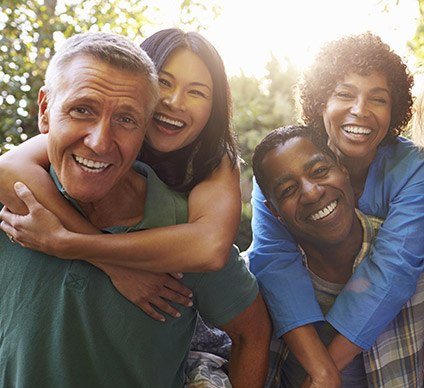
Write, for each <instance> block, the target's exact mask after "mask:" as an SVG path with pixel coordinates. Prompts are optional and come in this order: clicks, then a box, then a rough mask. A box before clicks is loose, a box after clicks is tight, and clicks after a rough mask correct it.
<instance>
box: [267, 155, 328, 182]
mask: <svg viewBox="0 0 424 388" xmlns="http://www.w3.org/2000/svg"><path fill="white" fill-rule="evenodd" d="M328 158H329V157H326V156H325V155H324V154H316V155H314V156H313V157H312V158H311V160H309V161H308V162H307V163H305V164H304V166H303V171H307V170H309V169H310V168H312V167H313V166H315V164H317V163H319V162H323V161H325V160H328ZM290 179H293V174H286V175H283V176H281V177H279V178H278V179H277V181H276V182H275V184H274V185H273V189H276V188H277V187H278V186H280V185H282V184H283V183H286V182H287V181H289V180H290Z"/></svg>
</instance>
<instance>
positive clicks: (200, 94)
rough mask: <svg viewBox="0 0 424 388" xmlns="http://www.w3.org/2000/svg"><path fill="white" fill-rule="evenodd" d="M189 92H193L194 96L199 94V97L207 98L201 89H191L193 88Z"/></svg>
mask: <svg viewBox="0 0 424 388" xmlns="http://www.w3.org/2000/svg"><path fill="white" fill-rule="evenodd" d="M189 93H190V94H193V95H195V96H199V97H203V98H208V96H207V95H206V93H204V92H202V91H201V90H197V89H193V90H190V92H189Z"/></svg>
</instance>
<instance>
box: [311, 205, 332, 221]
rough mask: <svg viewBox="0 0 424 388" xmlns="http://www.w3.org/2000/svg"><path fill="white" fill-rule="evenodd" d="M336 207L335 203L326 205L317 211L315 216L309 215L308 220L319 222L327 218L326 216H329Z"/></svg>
mask: <svg viewBox="0 0 424 388" xmlns="http://www.w3.org/2000/svg"><path fill="white" fill-rule="evenodd" d="M336 207H337V201H333V202H331V203H330V204H329V205H327V206H326V207H325V208H324V209H321V210H319V211H317V212H316V213H315V214H312V215H310V216H309V217H308V218H310V219H311V220H312V221H318V220H321V219H323V218H325V217H327V216H328V215H330V214H331V213H332V212H333V211H334V209H335V208H336Z"/></svg>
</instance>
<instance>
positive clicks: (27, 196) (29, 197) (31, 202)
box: [13, 182, 40, 211]
mask: <svg viewBox="0 0 424 388" xmlns="http://www.w3.org/2000/svg"><path fill="white" fill-rule="evenodd" d="M13 187H14V189H15V193H16V195H17V196H18V197H19V198H20V199H21V200H22V201H23V202H24V203H25V205H26V206H27V207H28V209H29V210H30V211H31V209H32V208H34V207H35V206H37V205H40V203H39V202H38V201H37V200H36V199H35V197H34V195H33V194H32V192H31V190H30V189H29V188H28V187H27V186H25V185H24V184H23V183H22V182H16V183H15V184H14V186H13Z"/></svg>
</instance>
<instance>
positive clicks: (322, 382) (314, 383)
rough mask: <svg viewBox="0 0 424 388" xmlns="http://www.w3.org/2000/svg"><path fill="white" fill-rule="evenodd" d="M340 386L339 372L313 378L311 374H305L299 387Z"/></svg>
mask: <svg viewBox="0 0 424 388" xmlns="http://www.w3.org/2000/svg"><path fill="white" fill-rule="evenodd" d="M341 386H342V382H341V378H340V374H339V373H336V374H329V375H327V377H325V378H323V376H320V378H317V379H313V378H312V377H311V376H306V379H305V380H304V381H303V383H302V385H301V386H300V388H340V387H341Z"/></svg>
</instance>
